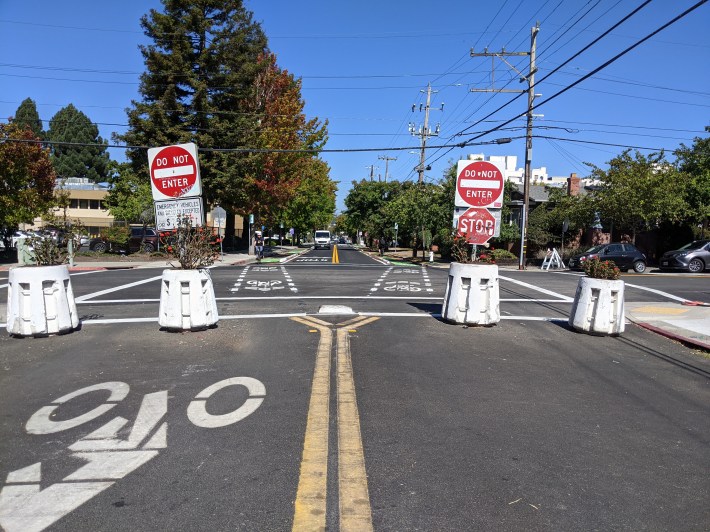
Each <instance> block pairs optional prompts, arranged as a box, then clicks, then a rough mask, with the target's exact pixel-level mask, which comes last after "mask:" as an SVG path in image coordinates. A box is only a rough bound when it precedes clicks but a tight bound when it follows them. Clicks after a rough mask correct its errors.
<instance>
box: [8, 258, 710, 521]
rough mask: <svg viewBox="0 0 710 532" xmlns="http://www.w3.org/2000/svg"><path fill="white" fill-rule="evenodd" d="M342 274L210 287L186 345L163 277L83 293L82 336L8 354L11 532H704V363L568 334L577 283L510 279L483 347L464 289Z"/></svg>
mask: <svg viewBox="0 0 710 532" xmlns="http://www.w3.org/2000/svg"><path fill="white" fill-rule="evenodd" d="M331 257H332V254H331V253H330V252H328V251H327V250H321V251H311V252H309V253H307V254H306V255H304V256H302V257H300V258H296V259H294V260H293V261H292V262H289V263H287V264H278V263H268V262H264V263H262V264H259V265H249V266H244V267H223V268H216V269H213V270H212V278H213V282H214V285H215V293H216V295H217V298H218V308H219V313H220V322H219V324H218V326H217V327H216V328H214V329H209V330H206V331H200V332H190V333H168V332H166V331H161V330H160V329H159V328H158V325H157V320H156V319H155V317H156V316H157V309H158V301H157V299H158V292H159V275H160V272H159V271H158V270H122V271H100V272H92V273H84V272H82V273H81V274H75V275H72V285H73V288H74V291H75V294H76V296H77V299H78V308H79V312H80V314H81V315H82V320H83V326H82V328H81V330H79V331H76V332H74V333H72V334H68V335H62V336H57V337H52V338H38V339H32V338H27V339H18V338H11V337H9V336H8V335H7V334H5V333H3V334H0V362H1V363H2V376H1V377H0V401H1V402H2V405H3V407H2V417H1V418H0V457H1V460H0V478H1V479H3V481H4V484H3V489H2V492H0V525H2V526H3V527H4V528H5V529H6V530H29V529H31V528H32V527H34V528H35V529H43V528H44V527H48V529H49V530H61V531H64V530H67V531H69V530H72V531H74V530H132V531H137V530H168V529H173V530H175V529H180V530H291V529H300V530H310V529H313V526H312V523H313V521H312V519H316V520H318V519H322V521H321V522H323V523H324V524H325V525H326V526H327V528H328V529H331V530H334V529H338V528H342V529H343V530H345V529H348V528H350V529H353V530H365V529H367V525H368V521H367V516H369V519H370V520H369V523H370V524H371V525H372V527H373V528H374V529H375V530H457V531H458V530H481V529H484V530H591V529H601V530H612V529H613V530H620V529H629V530H643V529H649V530H671V529H672V530H706V529H708V526H710V507H709V506H708V504H707V501H708V500H709V499H710V475H708V469H707V464H708V463H710V445H709V444H710V415H709V414H710V406H709V405H710V387H709V386H708V384H709V383H710V361H709V360H708V359H705V358H702V357H699V356H698V355H697V354H695V353H693V352H692V351H690V350H688V349H687V348H685V347H683V346H682V345H680V344H677V343H675V342H672V341H670V340H667V339H665V338H663V337H660V336H657V335H655V334H653V333H650V332H648V331H645V330H643V329H639V328H636V327H634V326H629V327H628V328H627V331H626V332H625V333H624V335H623V336H621V337H618V338H611V337H594V336H588V335H584V334H579V333H576V332H574V331H572V330H570V329H569V328H568V327H567V325H566V323H565V322H566V317H567V312H569V308H570V302H569V300H570V299H571V298H572V297H573V295H574V290H575V287H576V283H577V276H576V275H573V274H565V273H553V272H531V271H528V272H517V271H502V272H501V281H500V295H501V314H502V317H503V319H502V320H501V322H500V323H499V324H498V325H497V326H494V327H482V328H474V327H471V328H465V327H461V326H456V325H451V324H447V323H444V322H442V321H441V320H440V319H438V318H437V317H436V315H437V314H438V313H439V312H440V310H441V300H442V297H443V293H444V289H445V283H446V279H447V272H446V270H443V269H435V268H419V267H416V266H410V265H382V264H379V263H378V262H377V261H376V260H375V259H372V258H370V257H367V256H365V255H364V254H362V253H360V252H358V251H356V250H351V249H339V259H340V264H332V263H330V262H327V261H321V260H320V259H321V258H326V259H327V260H330V259H331ZM300 259H319V260H315V261H304V260H300ZM624 280H625V281H626V284H627V290H626V299H627V301H649V302H650V301H660V300H663V299H664V297H665V296H662V295H661V294H659V293H658V291H662V292H667V293H669V294H671V295H675V296H682V297H689V295H692V299H703V300H704V301H709V300H710V297H709V296H710V294H708V286H707V285H708V283H707V278H703V277H697V276H696V277H690V276H685V277H683V276H654V275H652V274H644V275H641V276H636V275H633V276H632V275H629V276H624ZM635 286H638V287H642V288H636V287H635ZM649 289H650V290H649ZM5 290H6V289H4V288H2V289H0V297H2V298H4V297H5ZM652 290H655V291H652ZM349 309H352V312H356V313H360V314H358V315H354V314H352V313H350V310H349ZM92 386H94V387H95V388H88V389H87V387H92ZM77 391H81V392H79V393H73V392H77ZM68 394H69V397H65V396H67V395H68ZM80 416H81V417H80ZM77 418H78V419H77ZM38 464H39V465H38ZM366 514H367V515H366Z"/></svg>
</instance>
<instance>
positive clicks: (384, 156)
mask: <svg viewBox="0 0 710 532" xmlns="http://www.w3.org/2000/svg"><path fill="white" fill-rule="evenodd" d="M377 158H378V159H380V160H382V161H384V162H385V183H387V172H388V171H389V163H390V161H396V160H397V157H387V156H386V155H379V156H378V157H377Z"/></svg>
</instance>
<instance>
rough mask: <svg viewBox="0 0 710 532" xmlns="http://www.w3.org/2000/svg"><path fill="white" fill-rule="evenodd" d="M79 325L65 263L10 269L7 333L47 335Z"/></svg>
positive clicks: (70, 329)
mask: <svg viewBox="0 0 710 532" xmlns="http://www.w3.org/2000/svg"><path fill="white" fill-rule="evenodd" d="M78 326H79V315H78V314H77V312H76V303H75V302H74V292H73V291H72V287H71V281H70V279H69V269H68V268H67V266H66V264H62V265H58V266H28V267H23V268H13V269H11V270H10V274H9V278H8V287H7V332H8V333H10V334H14V335H16V336H48V335H50V334H58V333H65V332H70V331H73V330H74V329H76V328H77V327H78Z"/></svg>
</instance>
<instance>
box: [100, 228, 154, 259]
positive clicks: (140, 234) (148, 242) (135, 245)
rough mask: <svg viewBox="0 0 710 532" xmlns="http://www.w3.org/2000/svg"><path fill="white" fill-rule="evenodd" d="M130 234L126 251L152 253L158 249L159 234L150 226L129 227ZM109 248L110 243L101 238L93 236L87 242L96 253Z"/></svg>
mask: <svg viewBox="0 0 710 532" xmlns="http://www.w3.org/2000/svg"><path fill="white" fill-rule="evenodd" d="M130 229H131V236H130V237H129V239H128V245H127V247H128V251H129V252H131V253H132V252H136V251H143V252H144V253H152V252H153V251H155V250H156V249H158V243H159V241H160V236H159V235H158V232H157V231H156V230H155V229H154V228H152V227H146V228H145V229H144V228H143V227H131V228H130ZM109 248H110V244H109V243H108V242H107V241H106V240H104V239H103V238H101V237H99V238H94V239H92V240H91V242H89V249H90V250H91V251H96V252H97V253H103V252H104V251H107V250H108V249H109Z"/></svg>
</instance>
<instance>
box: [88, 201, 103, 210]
mask: <svg viewBox="0 0 710 532" xmlns="http://www.w3.org/2000/svg"><path fill="white" fill-rule="evenodd" d="M100 208H101V206H100V201H99V200H97V199H92V200H89V209H100Z"/></svg>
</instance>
